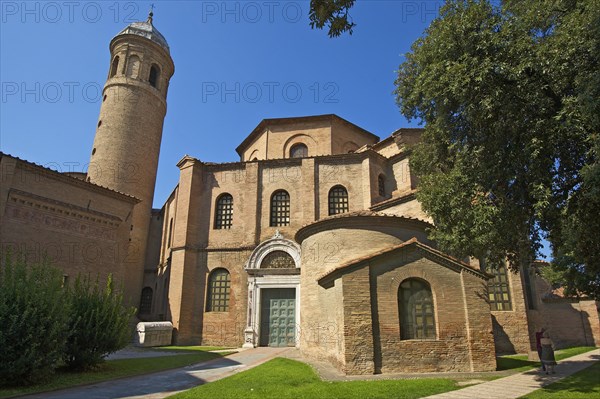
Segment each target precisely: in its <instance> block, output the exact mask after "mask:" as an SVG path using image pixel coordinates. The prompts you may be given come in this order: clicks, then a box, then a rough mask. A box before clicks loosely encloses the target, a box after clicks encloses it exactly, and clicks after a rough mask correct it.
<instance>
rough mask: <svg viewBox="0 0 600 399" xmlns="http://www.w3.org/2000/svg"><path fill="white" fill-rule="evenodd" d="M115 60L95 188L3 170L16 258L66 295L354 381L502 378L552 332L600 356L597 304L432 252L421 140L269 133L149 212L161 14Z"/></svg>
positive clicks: (135, 30)
mask: <svg viewBox="0 0 600 399" xmlns="http://www.w3.org/2000/svg"><path fill="white" fill-rule="evenodd" d="M110 55H111V58H110V64H109V65H110V67H109V73H108V79H107V81H106V84H105V86H104V91H103V101H102V105H101V109H100V117H99V120H98V123H97V130H96V135H95V140H94V145H93V149H92V151H91V159H90V168H89V170H88V173H87V174H73V173H71V174H62V173H58V172H55V171H52V170H49V169H46V168H43V167H41V166H39V165H36V164H34V163H31V162H28V161H25V160H21V159H19V158H17V157H14V156H11V155H7V154H1V158H0V167H1V168H2V171H3V173H2V180H3V181H2V185H1V188H0V194H2V195H1V196H0V217H1V218H2V219H1V220H0V234H1V237H2V245H3V247H14V248H16V249H18V250H24V251H25V252H28V251H31V250H32V248H31V247H32V246H35V245H41V246H42V247H44V248H54V247H56V248H58V249H57V250H55V251H54V252H52V251H49V252H51V254H50V255H51V257H52V258H53V260H54V262H55V264H56V265H57V266H58V267H60V268H62V270H63V271H64V276H65V281H66V282H68V281H69V279H70V278H72V277H75V276H76V275H77V274H78V273H90V272H92V273H100V275H101V276H102V277H105V276H107V275H108V274H109V273H112V274H113V275H114V276H115V278H116V279H117V280H119V281H123V283H124V287H125V291H126V294H127V296H128V298H130V300H131V301H132V302H133V303H135V304H136V305H138V318H139V319H140V320H147V321H154V320H168V321H171V322H172V323H173V325H174V327H175V332H174V342H176V343H178V344H195V345H198V344H202V345H230V346H245V347H255V346H295V347H298V348H299V349H300V351H301V352H302V353H303V354H304V355H306V356H308V357H311V358H315V359H322V360H326V361H329V362H331V363H332V364H334V365H335V366H336V367H338V368H339V369H340V370H342V371H344V372H346V373H348V374H372V373H387V372H428V371H491V370H495V368H496V359H495V355H496V354H498V353H528V352H530V351H532V350H535V343H534V342H532V340H533V337H534V332H535V331H536V330H538V329H539V328H541V327H546V328H547V329H548V330H549V332H550V335H551V336H552V338H553V340H554V342H555V343H556V344H557V345H558V346H559V347H565V346H571V345H600V322H599V317H598V303H596V302H594V301H592V300H586V299H579V300H572V299H567V298H564V297H562V296H561V295H560V292H557V291H555V290H553V289H552V287H550V286H549V285H548V284H547V283H546V282H545V281H544V280H542V279H541V278H540V277H539V276H538V274H537V273H536V269H537V268H538V267H539V264H537V263H534V264H533V265H524V266H523V267H522V269H521V271H520V272H519V273H518V274H514V273H510V272H508V271H507V269H506V267H505V265H500V266H499V267H497V268H488V269H486V268H484V267H482V265H480V263H479V262H478V261H477V260H476V259H455V258H453V257H451V256H449V255H448V254H445V253H444V252H442V251H440V250H439V249H438V248H437V246H436V244H435V242H432V241H431V240H429V239H428V235H427V231H428V229H430V228H433V227H434V226H433V224H432V220H431V218H429V217H428V216H427V214H425V213H424V212H423V211H422V209H421V206H420V204H419V202H418V201H417V199H416V196H415V192H416V190H417V187H418V178H417V177H416V176H414V175H413V174H412V173H411V171H410V167H409V162H408V159H409V157H410V146H411V145H412V144H415V143H417V142H418V141H419V140H420V135H421V130H420V129H404V128H402V129H399V130H397V131H395V132H393V133H392V134H391V135H389V136H388V137H386V138H384V139H380V138H379V137H378V136H376V135H375V134H373V133H371V132H369V131H367V130H365V129H363V128H361V127H359V126H356V125H355V124H353V123H351V122H350V121H348V120H346V119H343V118H341V117H339V116H336V115H314V116H303V117H290V118H278V119H264V120H262V121H261V122H260V123H259V124H258V125H257V126H256V127H255V128H254V129H253V130H252V131H251V132H250V133H249V135H248V136H247V137H246V139H245V140H244V141H243V142H242V143H241V144H240V145H239V146H238V147H237V148H236V151H237V153H238V154H239V157H240V160H239V162H232V163H208V162H203V161H202V160H199V159H196V158H194V157H192V156H188V155H186V156H184V157H183V158H182V159H181V161H180V162H179V163H178V164H177V167H178V168H179V170H180V177H179V182H178V184H177V185H176V187H175V188H174V189H173V191H172V193H171V195H170V196H169V198H168V199H167V200H166V202H165V204H164V206H163V207H162V208H161V209H152V199H153V196H154V186H155V181H156V171H157V165H158V155H159V150H160V143H161V139H162V128H163V121H164V117H165V115H166V112H167V90H168V85H169V80H170V78H171V76H172V75H173V73H174V69H175V68H174V63H173V60H172V59H171V56H170V51H169V46H168V44H167V41H166V40H165V38H164V37H163V36H162V35H161V34H160V33H159V32H158V30H157V29H156V27H154V25H153V21H152V14H150V16H149V18H148V20H147V21H145V22H136V23H132V24H130V25H129V26H127V27H126V28H125V29H124V30H123V31H121V32H120V33H119V34H118V35H117V36H115V37H114V38H113V40H112V41H111V43H110ZM207 145H210V142H208V143H207ZM56 248H54V249H56ZM65 248H71V249H72V250H71V251H66V250H65ZM90 254H91V255H90ZM99 254H100V255H99Z"/></svg>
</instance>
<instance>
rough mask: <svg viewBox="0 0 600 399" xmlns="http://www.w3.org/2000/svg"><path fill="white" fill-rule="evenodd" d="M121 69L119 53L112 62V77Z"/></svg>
mask: <svg viewBox="0 0 600 399" xmlns="http://www.w3.org/2000/svg"><path fill="white" fill-rule="evenodd" d="M118 69H119V56H118V55H117V56H116V57H115V58H114V59H113V62H112V65H111V67H110V77H111V78H112V77H114V76H115V75H116V74H117V71H118Z"/></svg>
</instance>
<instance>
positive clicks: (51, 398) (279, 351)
mask: <svg viewBox="0 0 600 399" xmlns="http://www.w3.org/2000/svg"><path fill="white" fill-rule="evenodd" d="M288 350H289V348H263V347H260V348H254V349H248V350H244V351H241V352H238V353H235V354H232V355H229V356H227V357H224V358H220V359H213V360H209V361H207V362H204V363H198V364H195V365H192V366H188V367H185V368H180V369H174V370H168V371H161V372H158V373H153V374H146V375H141V376H137V377H129V378H122V379H119V380H113V381H106V382H101V383H97V384H93V385H86V386H82V387H77V388H70V389H64V390H60V391H54V392H45V393H40V394H36V395H28V396H23V398H30V399H33V398H40V399H42V398H43V399H81V398H85V399H117V398H119V399H120V398H128V399H134V398H135V399H137V398H145V399H162V398H165V397H167V396H170V395H174V394H176V393H178V392H180V391H185V390H187V389H190V388H192V387H195V386H197V385H201V384H204V383H207V382H211V381H216V380H220V379H221V378H225V377H228V376H230V375H232V374H235V373H238V372H240V371H244V370H248V369H250V368H252V367H255V366H258V365H259V364H262V363H264V362H266V361H268V360H270V359H272V358H274V357H277V356H282V355H283V354H284V353H285V352H286V351H288Z"/></svg>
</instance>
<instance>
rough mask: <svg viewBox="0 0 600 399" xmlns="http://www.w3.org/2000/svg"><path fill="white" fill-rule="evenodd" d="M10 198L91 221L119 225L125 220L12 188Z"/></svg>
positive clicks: (34, 206)
mask: <svg viewBox="0 0 600 399" xmlns="http://www.w3.org/2000/svg"><path fill="white" fill-rule="evenodd" d="M9 198H12V199H14V201H15V202H19V203H21V204H23V205H27V206H30V207H33V208H38V209H43V210H44V211H47V212H52V213H59V214H62V215H64V216H73V217H76V218H78V219H82V220H86V221H90V222H96V223H100V224H107V225H110V226H118V225H119V224H120V223H121V222H122V221H123V219H121V218H120V217H118V216H115V215H110V214H108V213H104V212H99V211H95V210H93V209H87V208H84V207H81V206H78V205H73V204H69V203H66V202H62V201H58V200H55V199H51V198H47V197H42V196H40V195H37V194H32V193H28V192H25V191H21V190H16V189H11V190H10V192H9Z"/></svg>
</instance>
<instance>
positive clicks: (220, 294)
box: [206, 268, 231, 312]
mask: <svg viewBox="0 0 600 399" xmlns="http://www.w3.org/2000/svg"><path fill="white" fill-rule="evenodd" d="M230 289H231V276H230V275H229V272H228V271H227V270H225V269H222V268H219V269H215V270H213V271H212V272H211V273H210V276H209V277H208V292H207V298H206V311H207V312H227V311H229V291H230Z"/></svg>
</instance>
